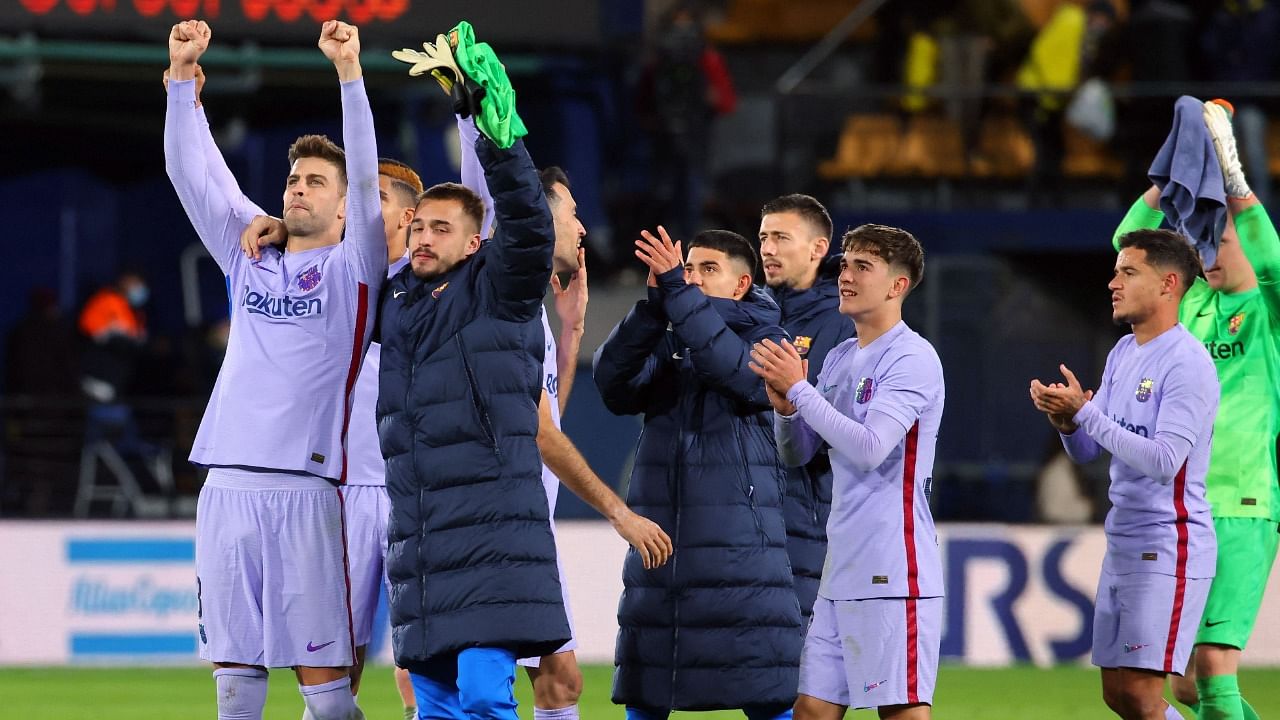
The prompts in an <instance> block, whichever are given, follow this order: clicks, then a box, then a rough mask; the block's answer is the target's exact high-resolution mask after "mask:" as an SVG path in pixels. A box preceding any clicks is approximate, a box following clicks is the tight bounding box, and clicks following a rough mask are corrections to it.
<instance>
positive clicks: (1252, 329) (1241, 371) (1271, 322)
mask: <svg viewBox="0 0 1280 720" xmlns="http://www.w3.org/2000/svg"><path fill="white" fill-rule="evenodd" d="M1163 220H1164V213H1162V212H1160V211H1159V210H1153V209H1152V208H1150V207H1148V206H1147V204H1146V202H1144V201H1143V200H1142V199H1141V198H1139V199H1138V201H1137V202H1136V203H1134V205H1133V207H1131V208H1130V209H1129V212H1128V214H1126V215H1125V217H1124V220H1123V221H1121V223H1120V227H1119V228H1117V229H1116V233H1115V236H1114V237H1113V238H1112V244H1113V245H1115V246H1116V249H1117V250H1118V249H1119V242H1120V237H1121V236H1122V235H1124V234H1125V233H1128V232H1132V231H1134V230H1142V229H1153V228H1158V227H1160V223H1161V222H1162V221H1163ZM1235 224H1236V232H1237V234H1238V235H1239V236H1240V246H1241V249H1243V250H1244V253H1245V257H1246V258H1248V260H1249V263H1250V264H1251V265H1252V266H1253V270H1254V273H1255V274H1256V275H1257V277H1258V286H1257V287H1255V288H1252V289H1250V290H1245V291H1243V292H1239V293H1226V292H1221V291H1218V290H1214V289H1213V288H1211V287H1210V286H1209V283H1208V282H1206V281H1205V280H1204V278H1196V281H1195V284H1194V285H1192V286H1191V289H1190V290H1188V291H1187V294H1186V295H1185V296H1184V297H1183V298H1182V304H1181V306H1180V307H1179V308H1178V320H1179V321H1180V322H1181V323H1182V324H1183V325H1184V326H1186V328H1187V329H1188V330H1189V331H1190V332H1191V334H1192V335H1194V336H1196V337H1197V338H1199V340H1200V341H1201V342H1203V343H1204V346H1205V349H1206V350H1208V351H1209V357H1211V358H1213V362H1214V365H1216V366H1217V368H1218V381H1219V383H1220V384H1221V386H1222V398H1221V401H1220V402H1219V405H1218V417H1217V419H1216V420H1215V421H1214V424H1213V450H1212V453H1211V454H1210V456H1209V474H1208V476H1207V477H1206V478H1205V485H1206V486H1207V488H1208V494H1209V503H1210V505H1212V506H1213V516H1214V517H1248V518H1266V519H1269V520H1272V521H1278V522H1280V486H1278V485H1277V476H1276V443H1277V436H1280V237H1278V236H1277V235H1276V229H1275V226H1273V225H1272V224H1271V218H1269V217H1268V216H1267V212H1266V210H1265V209H1264V208H1263V207H1262V206H1261V205H1254V206H1252V207H1249V208H1247V209H1245V210H1243V211H1241V212H1240V213H1239V214H1237V215H1236V216H1235Z"/></svg>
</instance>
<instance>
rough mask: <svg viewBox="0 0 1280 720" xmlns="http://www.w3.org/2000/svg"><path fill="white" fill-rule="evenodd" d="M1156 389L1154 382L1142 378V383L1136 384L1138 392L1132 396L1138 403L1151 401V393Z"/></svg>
mask: <svg viewBox="0 0 1280 720" xmlns="http://www.w3.org/2000/svg"><path fill="white" fill-rule="evenodd" d="M1155 387H1156V381H1155V380H1152V379H1151V378H1142V382H1140V383H1138V391H1137V392H1135V393H1134V394H1133V395H1134V397H1136V398H1138V402H1146V401H1148V400H1150V399H1151V391H1152V390H1154V389H1155Z"/></svg>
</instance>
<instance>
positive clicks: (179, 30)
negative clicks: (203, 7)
mask: <svg viewBox="0 0 1280 720" xmlns="http://www.w3.org/2000/svg"><path fill="white" fill-rule="evenodd" d="M212 36H213V32H212V31H211V30H209V23H207V22H205V21H203V20H183V21H182V22H180V23H178V24H177V25H174V26H173V28H171V29H170V30H169V77H170V78H171V79H173V80H190V79H192V78H193V77H195V73H196V62H197V61H198V60H199V59H200V56H201V55H204V51H205V50H208V49H209V39H210V38H211V37H212Z"/></svg>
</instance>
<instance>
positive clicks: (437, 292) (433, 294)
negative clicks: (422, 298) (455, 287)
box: [431, 282, 449, 300]
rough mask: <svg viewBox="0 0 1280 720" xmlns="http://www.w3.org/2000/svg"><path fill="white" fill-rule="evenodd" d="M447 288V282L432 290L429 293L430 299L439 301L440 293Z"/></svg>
mask: <svg viewBox="0 0 1280 720" xmlns="http://www.w3.org/2000/svg"><path fill="white" fill-rule="evenodd" d="M447 287H449V283H447V282H446V283H445V284H443V285H441V286H440V287H438V288H436V289H435V290H432V291H431V297H433V298H435V299H436V300H439V299H440V293H442V292H444V289H445V288H447Z"/></svg>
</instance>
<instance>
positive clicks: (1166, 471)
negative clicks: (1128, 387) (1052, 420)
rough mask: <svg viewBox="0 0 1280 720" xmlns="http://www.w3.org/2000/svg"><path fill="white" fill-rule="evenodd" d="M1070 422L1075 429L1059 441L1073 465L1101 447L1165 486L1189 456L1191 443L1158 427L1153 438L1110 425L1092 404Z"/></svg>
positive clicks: (1117, 425) (1088, 403)
mask: <svg viewBox="0 0 1280 720" xmlns="http://www.w3.org/2000/svg"><path fill="white" fill-rule="evenodd" d="M1074 422H1075V423H1076V424H1077V425H1079V426H1080V427H1079V429H1077V430H1076V431H1075V432H1074V433H1072V434H1070V435H1063V436H1062V439H1063V447H1065V448H1066V450H1067V454H1068V455H1070V456H1071V459H1072V460H1075V461H1076V462H1088V461H1090V460H1092V459H1094V458H1096V457H1097V456H1098V452H1099V448H1100V447H1101V448H1105V449H1106V450H1107V452H1109V453H1111V455H1112V456H1114V457H1116V458H1119V459H1120V461H1121V462H1123V463H1124V464H1125V465H1128V466H1129V467H1131V468H1133V469H1134V470H1136V471H1137V472H1139V473H1142V474H1143V475H1146V476H1147V477H1149V478H1152V479H1154V480H1157V481H1158V482H1161V483H1166V484H1167V483H1169V482H1171V481H1172V480H1173V478H1174V477H1175V476H1176V475H1177V474H1178V470H1179V469H1180V468H1181V467H1182V464H1183V463H1184V462H1186V459H1187V455H1188V454H1190V453H1191V446H1192V443H1193V441H1192V440H1189V439H1187V438H1185V437H1182V436H1181V435H1178V434H1176V433H1174V432H1171V431H1169V430H1165V429H1161V428H1157V429H1156V432H1155V437H1151V438H1145V437H1142V436H1141V435H1138V434H1137V433H1133V432H1130V431H1128V430H1126V429H1125V428H1123V427H1121V426H1120V424H1119V423H1116V422H1112V420H1111V419H1110V418H1108V417H1107V415H1106V413H1104V412H1103V411H1102V410H1101V408H1099V407H1098V406H1097V405H1096V404H1095V403H1094V402H1093V401H1090V402H1086V403H1085V404H1084V407H1082V408H1080V412H1078V413H1076V416H1075V418H1074Z"/></svg>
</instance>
